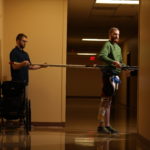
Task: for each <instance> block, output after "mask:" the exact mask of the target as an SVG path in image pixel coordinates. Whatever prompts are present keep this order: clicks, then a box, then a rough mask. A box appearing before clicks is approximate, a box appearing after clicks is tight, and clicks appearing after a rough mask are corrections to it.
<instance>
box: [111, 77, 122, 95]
mask: <svg viewBox="0 0 150 150" xmlns="http://www.w3.org/2000/svg"><path fill="white" fill-rule="evenodd" d="M109 81H110V83H111V85H112V87H113V94H114V93H115V92H116V90H118V87H119V84H120V82H121V81H120V78H119V76H117V75H114V76H111V77H109ZM113 94H112V95H113Z"/></svg>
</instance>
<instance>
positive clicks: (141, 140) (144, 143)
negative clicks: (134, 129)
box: [138, 134, 150, 149]
mask: <svg viewBox="0 0 150 150" xmlns="http://www.w3.org/2000/svg"><path fill="white" fill-rule="evenodd" d="M138 143H139V145H142V147H143V148H144V149H148V148H150V140H147V139H146V138H144V137H143V136H142V135H140V134H138Z"/></svg>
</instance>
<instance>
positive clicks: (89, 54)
mask: <svg viewBox="0 0 150 150" xmlns="http://www.w3.org/2000/svg"><path fill="white" fill-rule="evenodd" d="M77 55H81V56H95V55H97V54H96V53H77Z"/></svg>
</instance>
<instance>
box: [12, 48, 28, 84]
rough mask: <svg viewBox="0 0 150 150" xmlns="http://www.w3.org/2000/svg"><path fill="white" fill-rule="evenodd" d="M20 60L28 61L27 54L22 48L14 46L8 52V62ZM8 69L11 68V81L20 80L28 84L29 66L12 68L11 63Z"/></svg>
mask: <svg viewBox="0 0 150 150" xmlns="http://www.w3.org/2000/svg"><path fill="white" fill-rule="evenodd" d="M22 61H29V62H30V58H29V55H28V53H27V52H25V51H24V50H22V49H20V48H19V47H17V46H16V47H15V48H14V49H13V50H12V51H11V52H10V62H11V63H13V62H18V63H20V62H22ZM10 69H11V77H12V81H20V82H24V83H25V84H28V81H29V67H28V66H25V67H22V68H20V69H13V67H12V65H11V66H10Z"/></svg>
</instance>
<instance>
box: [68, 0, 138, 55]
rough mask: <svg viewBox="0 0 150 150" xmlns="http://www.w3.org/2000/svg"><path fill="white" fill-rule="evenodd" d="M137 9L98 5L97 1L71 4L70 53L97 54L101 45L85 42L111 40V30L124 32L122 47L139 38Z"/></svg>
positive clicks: (132, 6) (89, 0)
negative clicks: (94, 52)
mask: <svg viewBox="0 0 150 150" xmlns="http://www.w3.org/2000/svg"><path fill="white" fill-rule="evenodd" d="M138 12H139V7H138V5H114V4H111V5H109V4H96V3H95V0H68V52H69V51H74V50H75V51H97V50H98V49H99V48H100V46H101V45H102V44H103V43H102V42H83V41H81V39H82V38H83V37H84V38H108V37H107V36H108V34H107V33H108V30H109V28H110V27H113V26H115V27H118V28H119V29H120V31H121V38H120V41H121V43H122V42H123V41H125V40H126V39H128V38H131V37H135V36H137V34H138Z"/></svg>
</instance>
